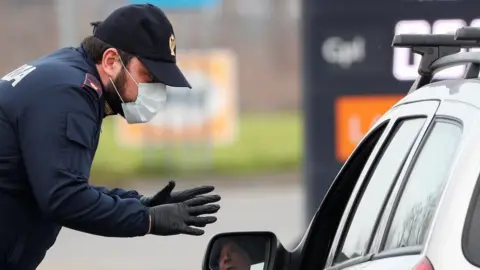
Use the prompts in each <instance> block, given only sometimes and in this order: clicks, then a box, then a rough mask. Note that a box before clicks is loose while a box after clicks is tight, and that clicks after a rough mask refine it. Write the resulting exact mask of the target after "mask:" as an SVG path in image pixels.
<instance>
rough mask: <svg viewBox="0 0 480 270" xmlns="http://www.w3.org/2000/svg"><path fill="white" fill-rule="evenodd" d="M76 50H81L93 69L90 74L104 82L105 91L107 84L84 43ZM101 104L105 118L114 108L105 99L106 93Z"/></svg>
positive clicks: (101, 98)
mask: <svg viewBox="0 0 480 270" xmlns="http://www.w3.org/2000/svg"><path fill="white" fill-rule="evenodd" d="M75 50H77V51H78V52H80V53H81V54H82V56H83V58H84V59H85V61H86V62H87V63H88V66H89V67H90V71H91V72H90V74H92V75H93V76H95V77H96V78H97V79H98V81H99V82H100V83H101V84H102V89H103V91H105V86H104V85H103V83H102V80H101V78H100V74H99V73H98V70H97V65H96V64H95V62H94V61H93V60H92V59H91V58H90V57H88V55H87V54H86V53H85V49H84V48H83V45H80V47H77V48H75ZM100 104H101V106H102V110H101V111H102V118H104V117H105V116H107V115H111V114H112V109H111V108H110V105H108V103H107V102H106V100H105V94H104V95H102V96H101V97H100Z"/></svg>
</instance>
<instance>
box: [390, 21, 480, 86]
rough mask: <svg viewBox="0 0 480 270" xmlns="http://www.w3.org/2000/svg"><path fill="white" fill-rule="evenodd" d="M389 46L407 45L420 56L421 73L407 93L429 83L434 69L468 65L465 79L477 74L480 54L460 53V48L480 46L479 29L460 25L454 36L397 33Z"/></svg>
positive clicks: (479, 71) (434, 71) (479, 67)
mask: <svg viewBox="0 0 480 270" xmlns="http://www.w3.org/2000/svg"><path fill="white" fill-rule="evenodd" d="M466 28H468V29H466ZM392 47H405V48H410V49H412V51H413V52H414V53H416V54H420V55H421V56H422V60H421V61H420V66H419V68H418V74H419V75H420V76H419V77H418V78H417V79H416V80H415V82H414V83H413V84H412V86H411V88H410V91H409V93H410V92H412V91H415V90H417V89H418V88H420V87H422V86H424V85H426V84H429V83H430V82H431V81H432V79H433V75H434V74H435V73H436V72H437V71H440V70H441V69H444V68H448V67H451V66H455V65H464V64H469V67H468V69H467V71H466V73H465V76H464V78H476V77H478V75H479V73H480V53H477V52H464V53H460V50H461V49H462V48H480V28H475V27H465V28H460V29H458V30H457V33H456V35H447V34H443V35H440V34H434V35H413V34H402V35H396V36H395V37H394V38H393V42H392ZM440 60H442V61H440ZM437 61H438V62H437Z"/></svg>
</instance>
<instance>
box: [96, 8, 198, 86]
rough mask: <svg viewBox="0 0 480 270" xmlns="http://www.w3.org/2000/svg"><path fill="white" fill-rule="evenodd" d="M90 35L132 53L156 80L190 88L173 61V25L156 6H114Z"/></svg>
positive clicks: (174, 53)
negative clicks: (117, 7)
mask: <svg viewBox="0 0 480 270" xmlns="http://www.w3.org/2000/svg"><path fill="white" fill-rule="evenodd" d="M93 35H94V36H95V37H97V38H98V39H100V40H102V41H103V42H105V43H107V44H109V45H111V46H113V47H115V48H117V49H120V50H122V51H125V52H127V53H130V54H132V55H134V56H136V57H137V58H138V59H139V60H140V61H141V62H142V63H143V64H144V65H145V67H146V68H147V69H148V71H149V72H150V73H151V74H152V75H153V76H154V77H155V79H157V80H158V81H160V82H162V83H164V84H166V85H168V86H173V87H189V88H191V86H190V84H189V83H188V81H187V79H186V78H185V76H184V75H183V74H182V72H181V71H180V69H179V67H178V66H177V64H176V50H177V49H176V42H175V34H174V32H173V26H172V24H171V23H170V21H169V20H168V18H167V16H166V15H165V13H164V12H163V11H162V10H161V9H160V8H158V7H156V6H154V5H151V4H134V5H127V6H124V7H121V8H119V9H116V10H115V11H113V12H112V13H111V14H110V15H109V16H108V17H107V18H106V19H105V20H104V21H103V22H101V23H100V24H98V25H97V26H96V28H95V29H94V34H93Z"/></svg>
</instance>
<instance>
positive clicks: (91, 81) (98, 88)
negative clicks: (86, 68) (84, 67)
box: [82, 73, 103, 97]
mask: <svg viewBox="0 0 480 270" xmlns="http://www.w3.org/2000/svg"><path fill="white" fill-rule="evenodd" d="M82 86H83V87H89V88H91V89H93V90H95V92H97V95H98V97H101V96H102V94H103V90H102V84H101V83H100V81H98V79H97V78H95V76H93V75H92V74H90V73H87V74H85V80H84V81H83V85H82Z"/></svg>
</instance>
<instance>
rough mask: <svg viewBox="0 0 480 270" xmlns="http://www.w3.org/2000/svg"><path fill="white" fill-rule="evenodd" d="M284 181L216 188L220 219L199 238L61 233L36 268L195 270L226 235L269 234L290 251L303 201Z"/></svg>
mask: <svg viewBox="0 0 480 270" xmlns="http://www.w3.org/2000/svg"><path fill="white" fill-rule="evenodd" d="M292 177H295V176H292ZM284 178H285V179H283V180H281V179H280V180H279V179H278V178H276V177H273V178H267V179H262V180H261V181H248V182H245V181H242V182H238V181H229V182H230V183H229V184H228V185H227V184H217V190H216V192H218V193H219V194H220V195H222V209H221V210H220V212H219V213H218V218H219V221H218V222H217V223H216V224H214V225H211V226H209V227H208V228H207V233H206V234H205V235H204V236H201V237H194V236H173V237H154V236H147V237H142V238H134V239H115V238H102V237H98V236H93V235H87V234H83V233H79V232H75V231H72V230H68V229H64V230H62V232H61V233H60V235H59V238H58V241H57V243H56V244H55V246H54V247H53V248H52V249H51V250H50V251H49V253H48V254H47V257H46V259H45V260H44V262H43V263H42V265H41V266H40V267H39V268H38V269H39V270H47V269H48V270H60V269H62V270H64V269H68V270H79V269H90V270H97V269H102V270H104V269H115V270H122V269H128V270H131V269H142V270H150V269H152V270H153V269H164V270H190V269H191V270H197V269H200V267H201V262H202V259H203V255H204V252H205V248H206V246H207V243H208V241H209V240H210V238H211V237H212V236H213V235H214V234H216V233H219V232H225V231H238V230H248V231H249V230H270V231H273V232H275V233H276V234H277V236H278V237H279V238H280V240H281V241H282V243H284V244H285V245H286V246H287V247H290V246H292V245H293V244H294V241H296V240H297V239H298V238H299V237H301V236H302V234H303V228H304V227H305V225H304V224H303V220H304V219H303V201H304V200H303V192H302V187H301V186H300V185H299V184H298V181H293V182H292V181H288V180H289V177H284ZM273 180H275V181H273ZM297 180H298V179H297ZM161 184H163V183H161ZM188 184H189V183H188V182H187V183H186V184H184V185H178V187H179V188H184V187H185V185H188ZM197 184H198V182H197ZM159 185H160V184H159ZM139 189H140V191H142V192H144V194H149V193H150V192H149V191H152V190H154V188H152V187H149V186H145V185H144V186H142V187H140V188H139Z"/></svg>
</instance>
